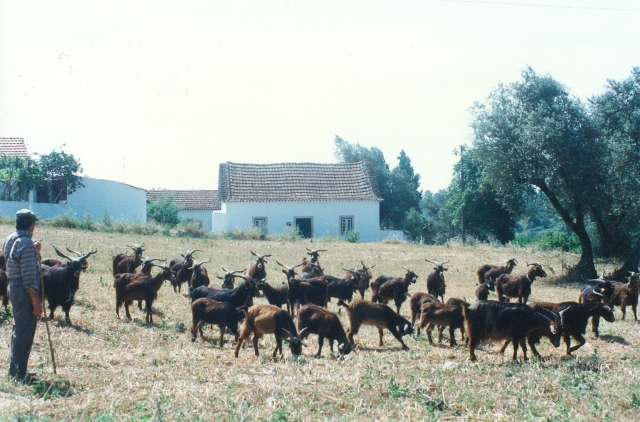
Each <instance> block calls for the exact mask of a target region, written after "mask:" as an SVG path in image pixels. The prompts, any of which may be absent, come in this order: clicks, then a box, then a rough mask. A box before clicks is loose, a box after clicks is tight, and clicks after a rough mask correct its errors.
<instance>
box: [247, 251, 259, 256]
mask: <svg viewBox="0 0 640 422" xmlns="http://www.w3.org/2000/svg"><path fill="white" fill-rule="evenodd" d="M249 252H251V255H253V256H257V257H260V255H258V254H257V253H255V252H254V251H252V250H251V249H249Z"/></svg>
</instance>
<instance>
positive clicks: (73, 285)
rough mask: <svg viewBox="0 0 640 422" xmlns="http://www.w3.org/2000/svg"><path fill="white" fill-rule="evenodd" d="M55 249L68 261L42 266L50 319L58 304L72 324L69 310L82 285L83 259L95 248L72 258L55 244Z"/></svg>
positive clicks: (66, 319) (92, 252)
mask: <svg viewBox="0 0 640 422" xmlns="http://www.w3.org/2000/svg"><path fill="white" fill-rule="evenodd" d="M51 246H53V249H54V250H55V251H56V253H57V254H58V255H59V256H61V257H62V258H65V259H66V260H67V263H66V264H64V265H56V266H54V267H47V266H46V265H42V266H41V270H42V277H43V281H44V295H45V297H46V298H47V301H48V302H49V310H50V314H49V319H53V313H54V312H55V310H56V308H57V307H58V306H61V307H62V309H63V310H64V315H65V317H64V318H65V321H66V322H67V323H68V324H71V320H70V319H69V310H70V309H71V305H73V301H74V298H75V294H76V292H77V291H78V288H79V287H80V273H81V272H82V270H83V268H84V266H83V261H84V262H86V259H87V258H88V257H89V256H90V255H93V254H94V253H96V252H94V251H93V250H90V251H89V252H87V253H86V254H84V255H82V256H79V257H77V258H71V257H69V256H67V255H65V254H63V253H62V252H60V251H59V250H58V248H56V247H55V246H54V245H51Z"/></svg>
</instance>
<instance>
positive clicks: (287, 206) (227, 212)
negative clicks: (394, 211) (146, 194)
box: [213, 201, 381, 242]
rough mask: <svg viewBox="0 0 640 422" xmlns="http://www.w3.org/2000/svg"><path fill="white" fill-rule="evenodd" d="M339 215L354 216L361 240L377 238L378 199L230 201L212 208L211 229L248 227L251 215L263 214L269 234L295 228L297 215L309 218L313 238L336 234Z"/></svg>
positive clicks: (338, 231) (378, 224)
mask: <svg viewBox="0 0 640 422" xmlns="http://www.w3.org/2000/svg"><path fill="white" fill-rule="evenodd" d="M341 216H345V217H348V216H352V217H353V228H354V229H358V231H359V232H360V241H361V242H371V241H375V240H380V236H381V234H380V203H379V202H377V201H332V202H328V201H316V202H258V203H255V202H231V203H228V204H222V209H221V210H220V211H214V213H213V231H214V232H221V231H226V230H234V229H242V230H249V229H251V228H252V224H253V218H254V217H266V218H267V226H268V227H267V228H268V234H278V233H283V232H286V231H287V230H291V228H293V227H295V218H296V217H298V218H300V217H311V218H312V230H313V237H324V236H338V235H339V233H340V217H341ZM287 222H290V223H291V227H287Z"/></svg>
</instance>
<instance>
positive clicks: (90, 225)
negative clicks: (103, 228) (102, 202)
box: [78, 212, 96, 231]
mask: <svg viewBox="0 0 640 422" xmlns="http://www.w3.org/2000/svg"><path fill="white" fill-rule="evenodd" d="M78 228H79V229H82V230H89V231H95V230H96V223H94V221H93V217H92V216H91V213H90V212H88V213H87V214H86V215H85V216H84V217H83V218H82V220H80V221H78Z"/></svg>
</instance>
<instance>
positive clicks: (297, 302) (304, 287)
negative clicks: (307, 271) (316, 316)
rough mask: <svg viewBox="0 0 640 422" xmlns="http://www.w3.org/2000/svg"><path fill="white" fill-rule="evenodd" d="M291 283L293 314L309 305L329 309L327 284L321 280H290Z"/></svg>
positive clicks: (290, 304)
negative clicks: (299, 308)
mask: <svg viewBox="0 0 640 422" xmlns="http://www.w3.org/2000/svg"><path fill="white" fill-rule="evenodd" d="M288 283H289V306H290V309H291V314H292V315H295V310H296V309H297V308H298V307H300V306H302V305H306V304H308V303H312V304H314V305H318V306H321V307H323V308H326V307H327V282H326V281H324V279H321V278H312V279H307V280H301V279H298V278H290V279H289V280H288Z"/></svg>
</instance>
